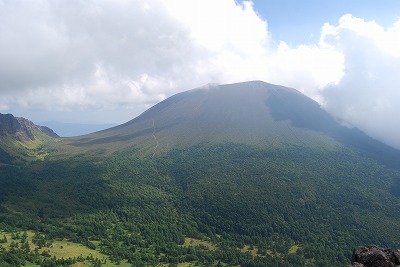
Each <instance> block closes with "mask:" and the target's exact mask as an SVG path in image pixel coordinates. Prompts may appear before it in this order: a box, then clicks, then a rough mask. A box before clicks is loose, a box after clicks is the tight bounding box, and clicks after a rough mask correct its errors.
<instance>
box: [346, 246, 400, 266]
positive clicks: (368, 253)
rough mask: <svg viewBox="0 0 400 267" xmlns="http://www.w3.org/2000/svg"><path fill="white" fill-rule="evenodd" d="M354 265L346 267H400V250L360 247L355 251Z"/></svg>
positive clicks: (352, 259)
mask: <svg viewBox="0 0 400 267" xmlns="http://www.w3.org/2000/svg"><path fill="white" fill-rule="evenodd" d="M351 262H352V265H346V266H345V267H396V266H400V250H392V249H387V248H381V247H377V246H366V247H358V248H355V249H354V250H353V256H352V258H351Z"/></svg>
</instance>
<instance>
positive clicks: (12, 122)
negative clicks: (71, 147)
mask: <svg viewBox="0 0 400 267" xmlns="http://www.w3.org/2000/svg"><path fill="white" fill-rule="evenodd" d="M35 131H41V132H43V133H44V134H46V135H48V136H51V137H58V135H57V134H56V133H55V132H53V131H52V130H51V129H49V128H47V127H44V126H38V125H36V124H34V123H33V122H31V121H30V120H27V119H24V118H17V117H14V116H13V115H12V114H1V113H0V138H1V137H3V136H6V135H13V136H15V137H16V138H17V140H18V141H21V142H26V141H31V140H35V135H34V132H35Z"/></svg>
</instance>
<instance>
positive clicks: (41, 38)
mask: <svg viewBox="0 0 400 267" xmlns="http://www.w3.org/2000/svg"><path fill="white" fill-rule="evenodd" d="M267 19H268V18H267ZM399 47H400V20H399V21H398V22H396V23H395V24H393V25H392V27H390V28H387V29H384V28H383V27H381V26H380V25H378V24H377V23H375V22H373V21H372V22H368V21H364V20H362V19H360V18H355V17H353V16H351V15H345V16H343V17H342V18H340V20H339V21H338V24H337V25H329V24H325V25H324V26H323V27H322V29H321V38H320V42H319V43H317V44H314V45H301V46H297V47H290V46H289V45H288V44H287V43H286V42H285V40H272V39H271V37H270V34H269V32H268V24H267V21H265V20H263V19H262V18H260V17H259V16H258V15H257V13H256V12H255V11H254V9H253V5H252V3H251V2H249V1H245V2H235V1H234V0H219V1H215V0H146V1H142V0H118V1H107V0H88V1H67V0H61V1H50V0H38V1H34V2H32V1H23V0H16V1H6V0H0V93H1V94H0V110H2V111H3V112H6V111H7V110H9V109H11V108H15V107H20V108H24V109H27V110H28V109H32V110H51V111H68V112H72V111H74V110H75V111H76V110H81V111H85V112H90V113H91V114H92V113H93V110H95V111H99V112H103V111H104V110H119V113H118V114H121V110H124V109H132V110H133V109H135V110H136V109H137V107H142V108H144V107H148V106H149V105H150V104H153V103H156V102H158V101H160V100H162V99H163V98H165V97H168V96H170V95H172V94H174V93H177V92H179V91H183V90H188V89H191V88H194V87H198V86H201V85H204V84H207V83H215V82H216V83H231V82H239V81H245V80H254V79H257V80H264V81H267V82H271V83H277V84H282V85H286V86H291V87H294V88H297V89H299V90H301V91H302V92H303V93H305V94H307V95H308V96H310V97H312V98H314V99H316V100H317V101H319V102H320V103H322V104H324V106H325V107H326V108H327V109H328V110H329V111H330V112H332V113H333V114H335V115H336V116H338V117H341V118H343V119H345V120H347V121H348V122H350V123H352V124H353V125H356V126H358V127H360V128H361V129H363V130H366V131H367V132H368V133H369V134H371V135H373V136H375V137H378V138H380V139H383V140H385V141H387V142H389V143H391V144H393V145H396V146H397V147H400V141H396V139H398V138H397V136H400V135H399V132H398V131H399V130H400V125H399V123H400V121H399V120H397V121H396V118H395V114H397V113H399V111H400V110H398V108H397V105H396V103H395V102H394V101H395V100H396V99H400V98H399V96H400V94H399V90H398V86H397V85H398V84H400V83H399V79H400V78H399V77H400V75H398V74H397V72H398V71H397V70H398V69H400V68H399V67H400V63H399V57H400V49H399ZM135 115H137V114H135ZM126 116H127V117H124V118H123V119H124V120H128V119H130V118H132V116H133V115H131V114H128V115H126ZM128 116H129V117H128ZM82 117H84V116H83V115H82ZM93 119H94V118H93ZM99 120H100V119H99ZM118 122H122V121H120V120H118ZM398 129H399V130H398Z"/></svg>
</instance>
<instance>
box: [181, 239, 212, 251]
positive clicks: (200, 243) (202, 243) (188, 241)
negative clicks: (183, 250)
mask: <svg viewBox="0 0 400 267" xmlns="http://www.w3.org/2000/svg"><path fill="white" fill-rule="evenodd" d="M183 245H184V246H185V247H189V246H193V247H195V246H203V247H205V248H206V249H209V250H216V249H217V246H216V245H215V244H213V243H211V242H210V241H207V240H200V239H196V238H192V237H185V243H184V244H183Z"/></svg>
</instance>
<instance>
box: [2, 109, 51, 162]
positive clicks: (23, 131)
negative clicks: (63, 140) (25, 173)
mask: <svg viewBox="0 0 400 267" xmlns="http://www.w3.org/2000/svg"><path fill="white" fill-rule="evenodd" d="M57 137H58V135H57V134H56V133H55V132H54V131H53V130H51V129H50V128H48V127H45V126H38V125H35V124H34V123H33V122H31V121H29V120H27V119H25V118H19V117H14V116H13V115H12V114H1V113H0V164H1V163H7V164H8V163H12V162H14V161H16V160H22V161H26V160H31V159H37V158H41V157H43V156H44V155H45V154H46V153H45V152H43V151H41V150H42V145H43V144H44V143H46V142H47V141H48V140H50V139H53V138H57Z"/></svg>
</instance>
